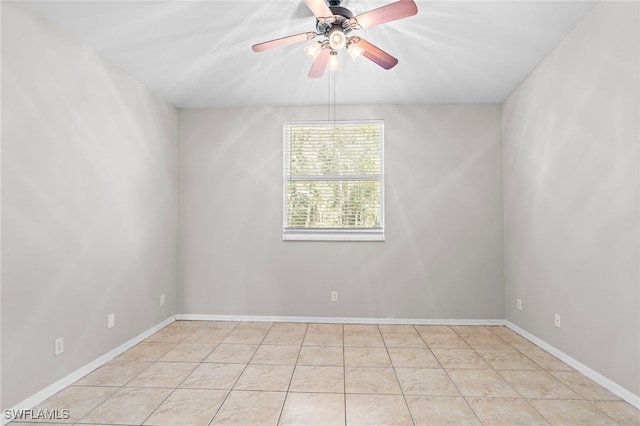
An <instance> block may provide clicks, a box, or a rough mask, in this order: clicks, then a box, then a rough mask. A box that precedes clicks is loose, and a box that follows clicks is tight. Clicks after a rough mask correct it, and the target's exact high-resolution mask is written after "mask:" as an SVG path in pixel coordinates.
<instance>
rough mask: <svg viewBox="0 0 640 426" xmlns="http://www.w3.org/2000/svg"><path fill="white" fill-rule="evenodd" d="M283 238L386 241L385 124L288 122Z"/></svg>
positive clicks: (285, 141)
mask: <svg viewBox="0 0 640 426" xmlns="http://www.w3.org/2000/svg"><path fill="white" fill-rule="evenodd" d="M283 143H284V185H283V186H284V232H283V239H284V240H319V241H322V240H326V241H384V123H383V121H382V120H369V121H335V122H334V121H314V122H288V123H284V125H283Z"/></svg>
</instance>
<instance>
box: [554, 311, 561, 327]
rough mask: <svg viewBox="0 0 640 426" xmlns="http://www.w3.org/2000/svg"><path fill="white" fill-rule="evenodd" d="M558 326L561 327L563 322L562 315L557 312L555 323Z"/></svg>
mask: <svg viewBox="0 0 640 426" xmlns="http://www.w3.org/2000/svg"><path fill="white" fill-rule="evenodd" d="M554 325H555V326H556V327H558V328H560V326H561V324H560V315H558V314H556V316H555V324H554Z"/></svg>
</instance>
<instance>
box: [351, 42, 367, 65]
mask: <svg viewBox="0 0 640 426" xmlns="http://www.w3.org/2000/svg"><path fill="white" fill-rule="evenodd" d="M347 52H349V55H351V58H353V60H354V61H355V60H356V59H358V58H359V57H360V56H362V54H363V53H364V49H362V48H360V47H359V46H357V44H356V43H349V46H347Z"/></svg>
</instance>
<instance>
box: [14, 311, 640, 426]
mask: <svg viewBox="0 0 640 426" xmlns="http://www.w3.org/2000/svg"><path fill="white" fill-rule="evenodd" d="M36 409H49V410H56V409H57V410H62V409H67V410H69V414H70V418H69V419H68V420H65V421H66V422H68V423H76V424H100V425H115V424H125V425H140V424H144V425H209V424H211V425H220V424H234V425H276V424H282V425H314V424H315V425H345V424H348V425H367V424H371V425H373V424H376V425H412V424H416V425H427V424H432V425H447V424H451V425H463V424H464V425H516V424H519V425H548V424H557V425H609V424H611V425H616V424H617V425H634V426H637V425H639V424H640V411H639V410H637V409H635V408H633V407H632V406H631V405H629V404H627V403H626V402H624V401H622V400H620V399H619V398H617V397H616V396H615V395H613V394H611V393H610V392H608V391H607V390H605V389H603V388H602V387H600V386H599V385H597V384H596V383H594V382H593V381H591V380H589V379H587V378H586V377H585V376H583V375H582V374H580V373H578V372H576V371H574V370H573V369H572V368H570V367H569V366H567V365H566V364H564V363H563V362H561V361H559V360H558V359H556V358H554V357H553V356H551V355H549V354H548V353H547V352H545V351H543V350H542V349H540V348H538V347H537V346H535V345H534V344H532V343H531V342H529V341H528V340H526V339H524V338H522V337H521V336H519V335H517V334H516V333H514V332H513V331H511V330H509V329H508V328H505V327H500V326H496V327H484V326H451V327H449V326H426V325H417V326H412V325H371V324H344V325H343V324H304V323H264V322H240V323H238V322H203V321H177V322H174V323H172V324H171V325H169V326H167V327H165V328H164V329H162V330H160V331H159V332H157V333H156V334H154V335H153V336H151V337H149V338H148V339H146V340H145V341H144V342H142V343H140V344H138V345H136V346H135V347H133V348H132V349H130V350H129V351H127V352H125V353H123V354H122V355H121V356H119V357H118V358H116V359H115V360H113V361H111V362H109V363H108V364H106V365H104V366H103V367H101V368H99V369H97V370H96V371H94V372H92V373H90V374H89V375H87V376H85V377H84V378H82V379H81V380H79V381H78V382H76V383H74V384H73V385H72V386H69V387H68V388H66V389H64V390H63V391H61V392H60V393H58V394H57V395H55V396H53V397H52V398H50V399H49V400H47V401H45V402H44V403H43V404H42V405H41V406H40V407H36ZM13 424H14V425H18V424H20V423H13ZM25 424H33V423H25Z"/></svg>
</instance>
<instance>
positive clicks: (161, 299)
mask: <svg viewBox="0 0 640 426" xmlns="http://www.w3.org/2000/svg"><path fill="white" fill-rule="evenodd" d="M160 306H164V294H161V295H160Z"/></svg>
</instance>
